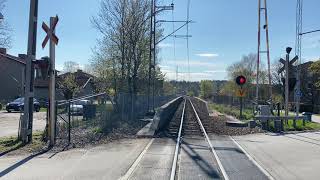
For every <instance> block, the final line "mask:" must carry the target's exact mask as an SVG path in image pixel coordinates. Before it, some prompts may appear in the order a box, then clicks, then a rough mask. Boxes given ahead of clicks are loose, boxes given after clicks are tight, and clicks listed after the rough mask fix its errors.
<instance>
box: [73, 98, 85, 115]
mask: <svg viewBox="0 0 320 180" xmlns="http://www.w3.org/2000/svg"><path fill="white" fill-rule="evenodd" d="M87 104H90V101H89V100H79V101H76V102H73V103H72V104H71V105H70V112H71V114H72V115H83V105H87Z"/></svg>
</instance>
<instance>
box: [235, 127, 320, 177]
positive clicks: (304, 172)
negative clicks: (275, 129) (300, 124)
mask: <svg viewBox="0 0 320 180" xmlns="http://www.w3.org/2000/svg"><path fill="white" fill-rule="evenodd" d="M234 138H235V139H236V141H237V142H238V143H239V144H240V145H241V146H242V147H243V148H244V149H245V151H247V152H248V153H249V154H250V155H251V156H252V158H254V159H255V160H256V161H257V162H258V163H259V164H260V165H261V166H262V167H263V168H264V169H265V170H267V171H268V172H269V173H270V174H271V175H272V176H273V177H274V179H280V180H282V179H283V180H285V179H291V180H295V179H308V180H312V179H315V180H316V179H319V177H320V171H319V170H318V167H319V166H320V153H319V152H320V132H309V133H296V134H285V135H279V134H272V133H269V134H256V135H246V136H239V137H234Z"/></svg>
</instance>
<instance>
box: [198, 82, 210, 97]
mask: <svg viewBox="0 0 320 180" xmlns="http://www.w3.org/2000/svg"><path fill="white" fill-rule="evenodd" d="M200 96H201V97H202V98H204V99H208V98H211V97H212V96H213V82H212V81H209V80H201V82H200Z"/></svg>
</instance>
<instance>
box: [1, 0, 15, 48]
mask: <svg viewBox="0 0 320 180" xmlns="http://www.w3.org/2000/svg"><path fill="white" fill-rule="evenodd" d="M5 3H6V0H0V12H3V10H4V8H5ZM11 33H12V29H11V28H10V26H9V24H8V23H7V21H6V20H5V19H0V47H4V48H10V46H11V40H12V38H11Z"/></svg>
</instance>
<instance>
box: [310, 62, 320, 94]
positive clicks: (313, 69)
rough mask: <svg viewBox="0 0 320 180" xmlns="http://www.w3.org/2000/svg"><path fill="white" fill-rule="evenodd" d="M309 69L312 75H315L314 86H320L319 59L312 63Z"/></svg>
mask: <svg viewBox="0 0 320 180" xmlns="http://www.w3.org/2000/svg"><path fill="white" fill-rule="evenodd" d="M309 70H310V71H311V72H312V73H313V74H314V77H317V78H316V79H315V81H316V82H315V86H316V87H317V88H320V59H319V60H318V61H315V62H314V63H312V64H311V66H310V68H309Z"/></svg>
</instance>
